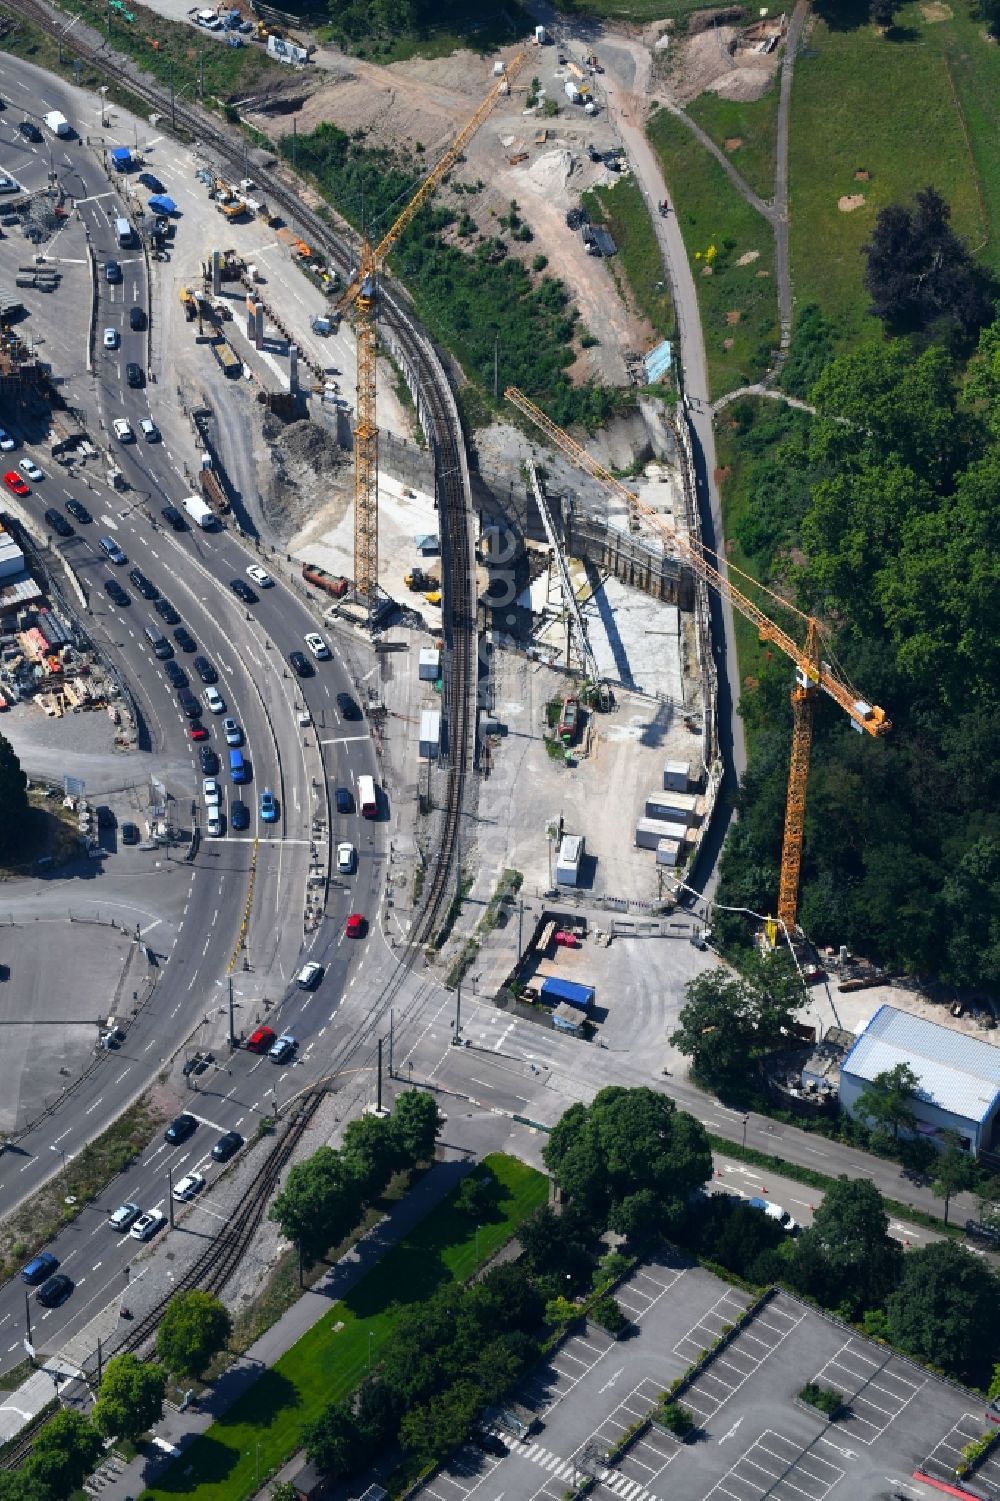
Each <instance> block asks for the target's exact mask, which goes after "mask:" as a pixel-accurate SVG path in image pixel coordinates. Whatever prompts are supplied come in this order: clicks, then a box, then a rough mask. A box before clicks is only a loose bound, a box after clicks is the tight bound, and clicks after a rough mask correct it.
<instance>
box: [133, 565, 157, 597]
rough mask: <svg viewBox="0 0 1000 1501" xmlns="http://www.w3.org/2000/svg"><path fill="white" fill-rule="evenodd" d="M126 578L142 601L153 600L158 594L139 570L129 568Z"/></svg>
mask: <svg viewBox="0 0 1000 1501" xmlns="http://www.w3.org/2000/svg"><path fill="white" fill-rule="evenodd" d="M128 576H129V578H130V579H131V580H132V582H133V584H134V585H135V587H136V588H137V589H138V591H139V593H140V594H141V595H142V597H143V599H155V598H156V596H157V595H158V594H159V592H160V591H159V589H157V587H156V585H155V584H154V583H152V582H151V581H150V580H149V579H148V578H147V577H146V575H145V574H144V573H143V571H142V569H141V568H130V569H129V573H128Z"/></svg>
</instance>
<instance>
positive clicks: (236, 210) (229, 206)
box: [216, 198, 247, 221]
mask: <svg viewBox="0 0 1000 1501" xmlns="http://www.w3.org/2000/svg"><path fill="white" fill-rule="evenodd" d="M216 208H217V209H218V211H219V213H220V214H221V215H222V217H223V218H224V219H229V220H230V221H232V220H233V219H242V217H243V215H244V214H245V213H246V212H247V206H246V204H245V203H244V202H243V199H242V198H234V199H232V200H231V201H230V202H229V203H217V204H216Z"/></svg>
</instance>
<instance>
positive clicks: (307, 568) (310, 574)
mask: <svg viewBox="0 0 1000 1501" xmlns="http://www.w3.org/2000/svg"><path fill="white" fill-rule="evenodd" d="M302 577H303V578H304V579H305V581H306V583H307V584H313V585H314V586H315V587H316V588H317V589H322V590H323V592H324V593H325V594H332V595H333V597H334V599H343V597H344V595H345V594H346V593H347V589H348V582H349V581H348V580H347V579H345V578H344V577H343V575H342V574H339V573H327V571H326V569H325V568H320V566H319V564H318V563H303V564H302Z"/></svg>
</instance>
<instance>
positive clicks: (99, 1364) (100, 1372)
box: [97, 1335, 104, 1387]
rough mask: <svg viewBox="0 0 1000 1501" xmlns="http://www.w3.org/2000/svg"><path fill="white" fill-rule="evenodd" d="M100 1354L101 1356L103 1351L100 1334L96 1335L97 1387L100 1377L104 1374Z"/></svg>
mask: <svg viewBox="0 0 1000 1501" xmlns="http://www.w3.org/2000/svg"><path fill="white" fill-rule="evenodd" d="M102 1356H103V1352H102V1347H101V1336H100V1335H98V1336H97V1385H98V1387H100V1384H101V1379H102V1377H103V1375H104V1362H103V1358H102Z"/></svg>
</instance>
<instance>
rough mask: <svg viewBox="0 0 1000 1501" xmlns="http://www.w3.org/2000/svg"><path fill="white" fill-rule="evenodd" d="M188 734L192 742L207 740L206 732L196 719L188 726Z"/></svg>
mask: <svg viewBox="0 0 1000 1501" xmlns="http://www.w3.org/2000/svg"><path fill="white" fill-rule="evenodd" d="M188 734H189V735H190V736H191V739H192V740H207V739H208V731H207V730H206V728H205V726H204V725H203V724H202V722H201V720H200V719H196V720H194V721H193V723H191V724H189V725H188Z"/></svg>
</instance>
